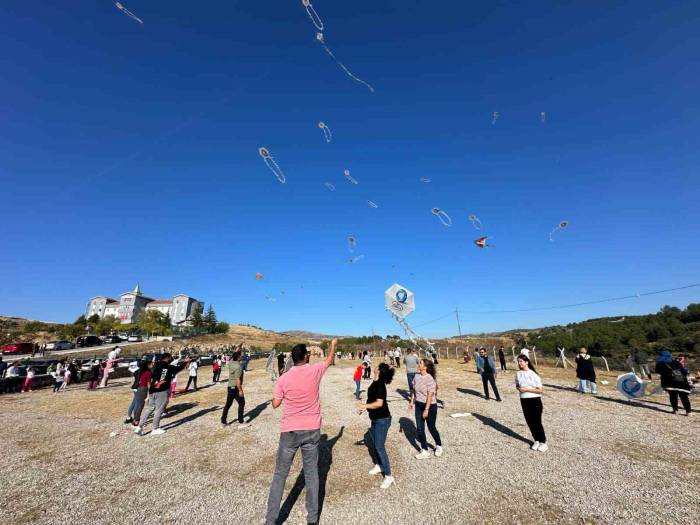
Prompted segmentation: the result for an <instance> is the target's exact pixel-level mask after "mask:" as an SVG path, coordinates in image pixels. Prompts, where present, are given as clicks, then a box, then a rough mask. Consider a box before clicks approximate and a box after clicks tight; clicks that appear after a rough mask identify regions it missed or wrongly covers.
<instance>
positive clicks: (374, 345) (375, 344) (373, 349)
mask: <svg viewBox="0 0 700 525" xmlns="http://www.w3.org/2000/svg"><path fill="white" fill-rule="evenodd" d="M372 352H374V355H375V357H376V355H377V341H375V339H374V328H372Z"/></svg>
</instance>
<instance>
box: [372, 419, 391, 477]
mask: <svg viewBox="0 0 700 525" xmlns="http://www.w3.org/2000/svg"><path fill="white" fill-rule="evenodd" d="M390 426H391V418H390V417H385V418H382V419H375V420H374V421H372V426H371V427H369V434H370V436H372V443H373V445H374V456H375V458H376V463H377V465H379V466H380V467H382V472H383V473H384V475H385V476H391V465H390V464H389V456H388V455H387V453H386V448H385V446H384V445H385V443H386V435H387V434H388V433H389V427H390Z"/></svg>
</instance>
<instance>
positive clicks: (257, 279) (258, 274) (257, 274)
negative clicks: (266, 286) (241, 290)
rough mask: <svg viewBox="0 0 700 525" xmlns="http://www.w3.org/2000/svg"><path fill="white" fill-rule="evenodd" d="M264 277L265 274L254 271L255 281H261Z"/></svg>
mask: <svg viewBox="0 0 700 525" xmlns="http://www.w3.org/2000/svg"><path fill="white" fill-rule="evenodd" d="M264 278H265V276H264V275H263V274H261V273H256V274H255V280H256V281H262V280H263V279H264Z"/></svg>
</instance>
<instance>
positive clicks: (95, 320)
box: [87, 314, 100, 324]
mask: <svg viewBox="0 0 700 525" xmlns="http://www.w3.org/2000/svg"><path fill="white" fill-rule="evenodd" d="M87 322H88V324H97V323H99V322H100V316H99V315H97V314H92V315H91V316H90V317H88V319H87Z"/></svg>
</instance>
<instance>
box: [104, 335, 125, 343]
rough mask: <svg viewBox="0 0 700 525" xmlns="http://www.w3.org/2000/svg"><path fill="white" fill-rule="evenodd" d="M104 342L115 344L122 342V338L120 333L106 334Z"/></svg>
mask: <svg viewBox="0 0 700 525" xmlns="http://www.w3.org/2000/svg"><path fill="white" fill-rule="evenodd" d="M102 342H103V343H104V344H106V345H113V344H114V343H121V342H122V338H121V337H119V336H118V335H106V336H104V337H103V338H102Z"/></svg>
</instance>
